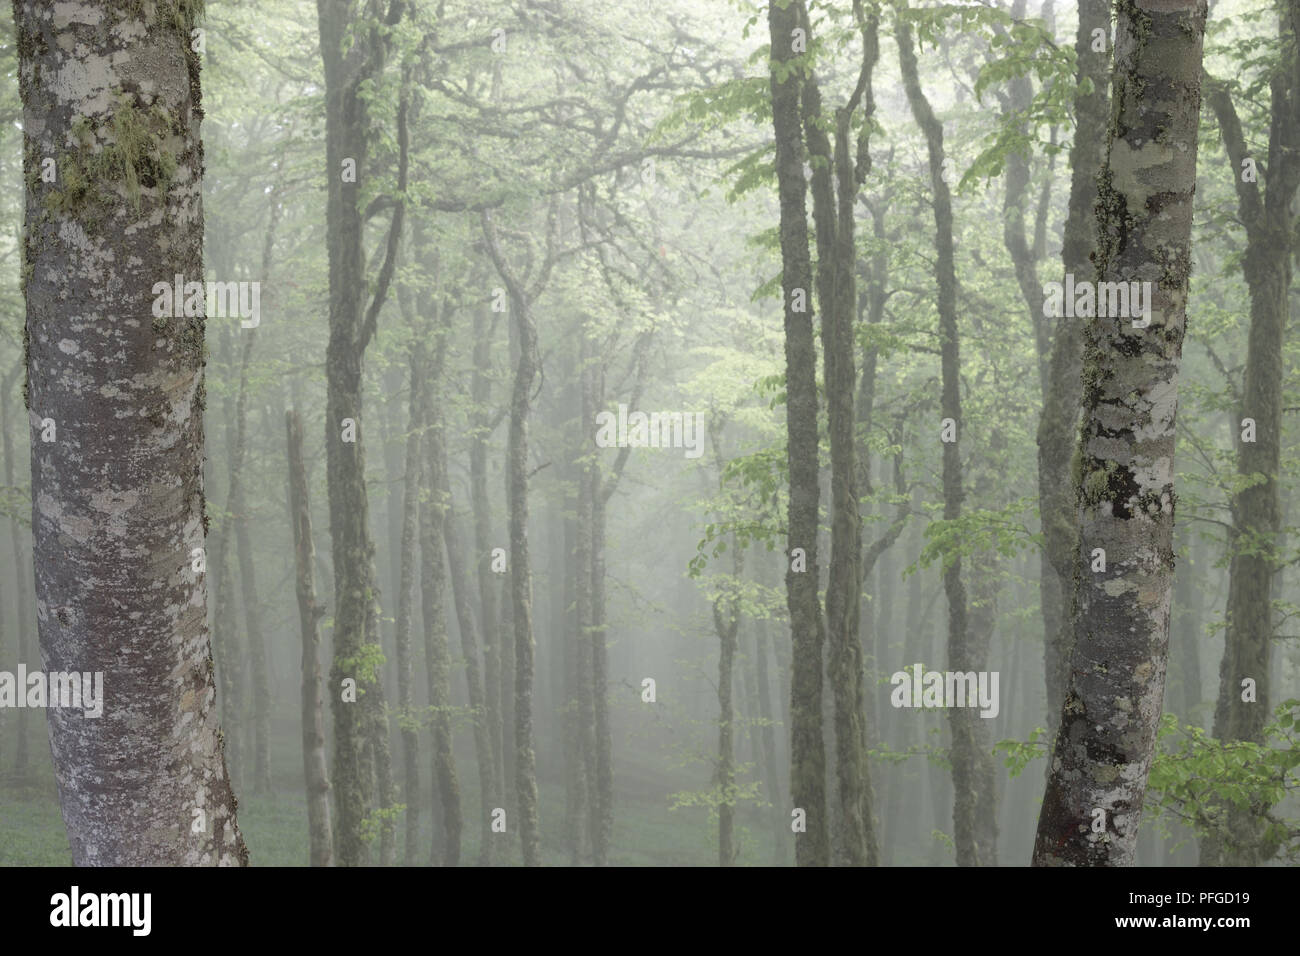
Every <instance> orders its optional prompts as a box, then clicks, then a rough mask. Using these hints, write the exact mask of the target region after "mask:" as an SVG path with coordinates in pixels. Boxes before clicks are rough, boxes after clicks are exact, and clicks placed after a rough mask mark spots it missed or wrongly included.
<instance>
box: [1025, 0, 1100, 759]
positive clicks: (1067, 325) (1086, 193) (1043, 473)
mask: <svg viewBox="0 0 1300 956" xmlns="http://www.w3.org/2000/svg"><path fill="white" fill-rule="evenodd" d="M1078 2H1079V31H1078V33H1077V34H1076V36H1075V41H1074V54H1075V59H1076V61H1077V63H1078V77H1079V79H1078V88H1077V90H1076V91H1075V94H1074V142H1073V143H1072V144H1071V146H1070V207H1069V214H1068V215H1067V217H1066V220H1065V238H1064V242H1063V244H1062V246H1061V259H1062V261H1063V263H1064V266H1065V272H1066V273H1067V274H1070V275H1073V276H1074V277H1075V278H1076V279H1083V278H1087V279H1089V280H1091V279H1092V278H1093V277H1094V275H1095V273H1096V268H1095V267H1094V266H1093V265H1092V263H1091V262H1090V256H1091V253H1092V250H1093V247H1094V245H1095V237H1096V220H1095V213H1094V211H1093V206H1094V205H1095V204H1096V201H1097V173H1098V172H1100V170H1101V164H1102V160H1103V158H1104V156H1105V148H1106V123H1107V121H1108V119H1109V113H1110V97H1109V96H1108V94H1107V78H1108V77H1109V75H1110V61H1111V57H1110V54H1109V52H1107V53H1099V52H1095V51H1093V49H1092V44H1093V40H1092V31H1093V30H1094V29H1101V30H1104V31H1105V32H1106V33H1107V34H1109V32H1110V31H1109V27H1110V7H1111V4H1110V0H1078ZM1089 87H1091V89H1089ZM1082 362H1083V323H1082V321H1080V320H1079V319H1077V318H1071V317H1069V316H1066V315H1065V314H1064V310H1062V315H1061V316H1060V317H1059V318H1058V319H1057V321H1056V332H1055V334H1054V335H1053V337H1052V355H1051V361H1050V369H1049V374H1048V379H1047V390H1046V391H1045V392H1044V393H1043V412H1042V415H1041V417H1040V418H1039V420H1038V510H1039V516H1040V519H1041V523H1042V529H1043V550H1042V552H1041V556H1040V562H1039V572H1038V573H1039V588H1040V591H1041V594H1040V602H1041V605H1042V614H1043V647H1044V662H1043V666H1044V670H1045V674H1046V680H1047V727H1048V730H1049V732H1050V733H1052V734H1053V735H1055V733H1056V729H1057V720H1058V719H1059V717H1060V714H1061V702H1062V700H1063V699H1064V697H1065V681H1066V674H1067V667H1068V665H1069V662H1070V648H1071V646H1072V645H1073V643H1074V632H1073V625H1072V622H1071V620H1070V618H1069V616H1068V614H1067V611H1068V604H1069V602H1070V598H1071V595H1072V594H1073V593H1074V561H1075V555H1076V553H1077V551H1078V539H1079V529H1078V524H1077V521H1076V517H1077V516H1076V513H1075V498H1076V495H1077V489H1076V488H1075V484H1074V475H1073V473H1072V471H1071V468H1070V460H1071V456H1072V455H1073V453H1074V446H1075V444H1076V440H1077V437H1078V420H1079V408H1080V404H1081V402H1082V391H1081V389H1082V386H1081V385H1080V382H1079V372H1080V369H1081V367H1082Z"/></svg>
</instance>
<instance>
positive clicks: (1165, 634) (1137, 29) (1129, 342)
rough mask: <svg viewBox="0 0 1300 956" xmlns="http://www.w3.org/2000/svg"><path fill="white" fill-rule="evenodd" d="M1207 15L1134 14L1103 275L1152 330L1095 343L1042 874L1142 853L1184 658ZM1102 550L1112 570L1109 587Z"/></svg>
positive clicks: (1124, 41)
mask: <svg viewBox="0 0 1300 956" xmlns="http://www.w3.org/2000/svg"><path fill="white" fill-rule="evenodd" d="M1205 15H1206V12H1205V3H1204V0H1176V2H1175V0H1132V2H1130V3H1126V4H1122V5H1120V7H1119V19H1118V23H1117V25H1116V30H1115V33H1116V43H1115V72H1114V85H1113V88H1112V95H1113V98H1114V103H1115V109H1114V111H1113V114H1112V120H1111V127H1110V132H1109V136H1108V141H1107V149H1106V162H1105V165H1104V167H1103V169H1102V174H1101V176H1100V178H1099V180H1098V187H1099V196H1098V201H1097V234H1098V249H1097V262H1098V274H1099V277H1100V278H1101V279H1103V280H1104V281H1108V282H1150V283H1151V285H1150V289H1151V296H1150V298H1149V300H1148V303H1149V305H1150V309H1151V314H1150V325H1149V326H1148V327H1145V328H1143V327H1138V328H1134V327H1133V320H1132V318H1131V317H1126V316H1111V317H1107V318H1102V317H1097V318H1093V319H1089V320H1087V324H1086V326H1085V329H1084V356H1083V373H1082V374H1083V383H1084V393H1083V394H1084V405H1083V418H1084V423H1083V427H1082V428H1081V429H1080V433H1079V443H1078V448H1077V459H1078V469H1079V492H1078V494H1079V499H1078V515H1079V526H1080V536H1079V551H1078V554H1077V557H1076V561H1077V562H1078V563H1077V564H1076V570H1075V580H1076V588H1075V599H1074V600H1075V606H1074V610H1073V614H1072V617H1073V619H1074V635H1075V646H1074V652H1073V654H1072V656H1071V659H1070V676H1069V683H1068V685H1067V690H1066V695H1065V701H1064V703H1063V705H1062V710H1061V723H1060V729H1059V731H1058V733H1057V737H1056V745H1055V749H1054V751H1053V754H1052V760H1051V767H1052V770H1051V775H1050V776H1049V777H1048V781H1047V792H1046V794H1045V796H1044V797H1043V807H1042V811H1041V813H1040V815H1039V818H1038V833H1037V836H1036V839H1035V845H1034V857H1033V862H1034V865H1035V866H1122V865H1129V864H1132V863H1133V860H1134V854H1135V851H1136V845H1137V834H1138V825H1139V823H1140V821H1141V817H1142V801H1143V797H1144V796H1145V793H1146V783H1147V776H1148V774H1149V772H1150V769H1151V761H1152V759H1153V757H1154V755H1155V745H1156V729H1157V726H1158V724H1159V721H1160V714H1161V709H1162V705H1163V699H1164V685H1165V669H1166V665H1167V663H1168V651H1169V608H1170V597H1171V592H1172V587H1173V576H1174V555H1173V529H1174V485H1173V457H1174V424H1175V418H1176V415H1177V410H1178V370H1179V365H1180V362H1181V357H1182V344H1183V330H1184V323H1185V320H1186V308H1187V291H1188V277H1189V275H1190V273H1191V227H1192V198H1193V195H1194V193H1195V189H1196V146H1197V128H1198V125H1199V120H1200V99H1201V43H1202V38H1203V35H1204V31H1205ZM1108 311H1110V310H1108ZM1114 311H1121V310H1114ZM1097 549H1100V550H1101V551H1102V552H1104V557H1105V568H1106V570H1104V571H1097V572H1094V571H1092V570H1091V568H1092V566H1093V565H1092V558H1093V556H1094V555H1095V553H1096V550H1097ZM1085 562H1086V563H1085Z"/></svg>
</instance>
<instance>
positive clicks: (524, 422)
mask: <svg viewBox="0 0 1300 956" xmlns="http://www.w3.org/2000/svg"><path fill="white" fill-rule="evenodd" d="M483 234H484V237H485V238H486V239H487V246H488V249H489V251H490V253H491V256H492V261H493V263H494V264H495V265H496V268H497V272H498V273H499V274H500V276H501V279H502V281H503V282H504V283H505V284H506V291H507V292H508V293H509V297H510V306H511V313H512V314H511V318H512V319H513V320H514V321H513V323H512V324H511V326H510V328H511V330H512V331H513V333H514V338H515V339H516V342H517V346H518V352H519V364H518V365H517V366H516V368H515V382H514V387H513V390H512V392H511V398H510V437H509V440H508V442H507V449H506V467H507V475H508V477H507V482H508V484H507V491H508V492H509V494H508V496H507V497H508V506H509V511H510V522H509V524H510V603H511V607H512V608H513V617H514V644H515V786H516V790H517V795H516V798H517V799H518V801H519V806H518V808H517V810H516V815H517V816H518V818H519V835H520V841H521V844H522V847H523V856H524V865H525V866H540V865H541V863H542V858H541V835H540V834H539V832H538V820H537V766H536V757H535V754H534V752H533V713H532V708H533V650H534V648H533V595H532V591H533V579H532V568H531V566H530V564H529V558H528V414H529V411H530V409H531V407H532V389H533V382H534V380H535V379H536V377H537V365H538V353H537V325H536V322H535V321H534V319H533V311H532V302H531V301H530V299H529V295H528V292H527V290H525V289H524V287H523V285H522V283H521V282H520V280H519V279H518V278H517V277H516V276H515V274H514V271H513V270H512V269H511V268H510V267H509V266H508V265H507V264H506V261H505V258H504V257H503V256H502V254H501V250H500V249H499V248H498V245H497V236H496V228H495V226H494V225H493V224H492V217H491V215H490V214H489V213H487V212H484V213H483Z"/></svg>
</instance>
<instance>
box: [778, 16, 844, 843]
mask: <svg viewBox="0 0 1300 956" xmlns="http://www.w3.org/2000/svg"><path fill="white" fill-rule="evenodd" d="M800 5H801V4H800V2H799V0H792V2H789V3H786V4H785V5H782V3H781V2H780V0H769V3H768V10H767V16H768V25H769V28H770V34H771V51H772V53H771V56H772V61H771V93H772V125H773V129H774V131H775V136H776V176H777V188H778V192H779V195H780V203H781V225H780V239H781V289H782V293H783V297H784V304H785V365H786V454H787V462H788V465H789V475H790V506H789V523H788V529H787V549H786V561H787V566H786V578H785V581H786V600H787V603H788V605H789V608H790V630H791V641H792V646H793V651H792V663H791V668H792V673H791V679H790V798H791V802H792V803H793V804H794V806H793V808H792V809H794V810H801V811H803V813H804V815H805V826H806V830H805V831H804V832H802V833H796V834H795V862H796V864H797V865H799V866H828V865H829V864H830V839H829V831H828V820H827V817H826V810H827V806H826V746H825V742H824V740H823V738H822V645H823V643H824V642H825V624H824V622H823V620H822V610H821V601H820V599H819V597H818V594H817V590H818V580H819V578H818V570H817V507H818V499H819V497H820V493H821V490H820V488H819V487H818V484H817V477H818V449H817V347H816V344H815V342H814V339H813V325H812V314H811V313H810V312H809V311H808V310H807V303H808V302H809V300H810V299H811V296H812V265H811V261H810V255H809V251H808V220H807V211H806V207H805V204H804V198H805V194H806V192H807V183H806V181H805V180H804V173H803V153H804V150H803V138H802V133H801V122H800V116H799V92H800V79H799V67H798V65H797V63H796V62H794V61H796V59H797V56H798V55H797V54H795V53H794V52H793V50H792V40H793V37H794V31H795V30H796V29H798V28H799V25H800V19H799V8H800ZM800 304H803V306H804V307H803V308H802V309H799V305H800ZM796 550H798V551H799V552H801V553H802V555H803V557H804V562H805V563H804V567H805V568H806V570H802V571H796V570H794V568H795V560H796V555H795V552H796Z"/></svg>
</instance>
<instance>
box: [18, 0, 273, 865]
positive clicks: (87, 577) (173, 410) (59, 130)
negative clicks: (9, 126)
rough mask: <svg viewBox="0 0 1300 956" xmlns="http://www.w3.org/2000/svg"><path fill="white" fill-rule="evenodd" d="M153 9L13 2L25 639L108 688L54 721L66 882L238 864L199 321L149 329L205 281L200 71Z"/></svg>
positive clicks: (48, 659)
mask: <svg viewBox="0 0 1300 956" xmlns="http://www.w3.org/2000/svg"><path fill="white" fill-rule="evenodd" d="M149 9H150V10H151V11H152V12H151V13H145V12H144V11H143V10H135V11H132V10H129V9H127V8H126V7H120V6H106V5H104V4H101V3H90V2H74V3H70V4H67V5H66V6H64V7H61V8H60V13H59V17H58V18H54V17H52V16H51V15H50V11H49V8H48V6H47V5H45V4H38V3H33V2H18V3H16V4H15V6H14V19H15V23H16V26H17V33H18V50H19V63H18V72H19V85H20V90H21V95H22V101H23V131H24V164H23V165H24V174H25V178H26V183H27V202H26V222H25V228H24V235H23V249H24V263H25V265H26V272H25V275H24V279H25V282H24V286H25V288H24V292H25V296H26V300H27V324H26V336H25V342H26V352H27V354H26V359H27V371H28V391H27V397H28V409H29V413H30V419H31V423H32V429H33V441H32V527H33V531H34V538H35V569H36V599H37V608H38V615H37V617H38V625H37V631H38V634H39V637H40V644H41V658H42V661H43V663H44V665H45V667H46V668H47V673H48V672H74V673H75V674H78V675H95V674H99V675H101V679H102V693H103V697H102V698H100V703H101V704H102V714H101V715H100V716H99V717H97V718H92V717H89V716H87V713H86V711H84V710H82V709H77V708H73V707H51V708H49V709H48V712H47V720H48V724H49V737H50V749H51V752H52V756H53V761H54V770H55V776H56V780H57V782H58V790H59V801H60V804H61V806H62V810H63V819H64V823H65V824H66V826H67V831H68V839H69V843H70V844H71V851H72V859H73V862H74V864H76V865H78V866H87V865H117V866H129V865H155V866H162V865H171V866H216V865H227V866H238V865H244V864H246V863H247V861H248V850H247V848H246V847H245V845H244V840H243V838H242V836H241V835H240V832H239V826H238V823H237V822H236V818H235V810H236V800H235V795H234V793H233V791H232V789H231V786H230V781H229V777H228V775H227V772H226V767H225V762H224V760H223V757H222V741H221V733H220V731H219V730H218V727H217V711H216V707H215V706H214V705H215V698H216V688H215V682H214V678H213V669H212V659H211V643H210V640H209V632H208V625H207V582H206V575H205V574H203V573H202V572H199V571H196V570H195V566H194V563H193V561H194V558H193V557H192V553H193V552H194V550H195V549H198V548H202V547H203V546H204V543H205V533H206V517H205V513H204V489H203V470H202V467H203V414H202V413H203V405H204V378H203V363H204V357H203V339H204V319H203V317H202V316H184V317H172V316H165V317H158V318H156V319H153V320H151V319H150V318H149V315H148V313H149V311H150V302H151V301H152V300H154V299H155V298H156V297H157V293H156V292H154V291H153V289H154V286H155V283H157V282H160V281H164V282H170V281H172V278H173V277H174V276H175V275H176V274H177V273H180V274H182V275H184V276H186V277H188V278H189V279H190V280H193V281H198V280H201V279H202V277H203V256H202V244H203V212H202V208H203V207H202V200H203V197H202V185H203V178H202V177H203V159H202V153H203V146H202V140H201V138H200V133H199V124H200V122H201V119H202V115H203V114H202V108H201V105H200V103H199V95H200V86H199V68H200V63H199V57H198V54H196V53H195V52H193V51H192V50H191V48H190V29H191V28H192V26H193V24H192V23H190V22H189V19H188V16H187V15H186V13H185V11H187V10H188V9H189V8H188V7H182V8H181V12H180V14H179V15H176V13H175V12H166V11H164V10H162V9H161V8H158V9H154V8H149ZM56 24H57V25H56ZM88 64H89V65H90V66H88ZM127 67H129V71H127ZM139 76H147V77H149V79H150V84H149V85H150V92H149V93H147V94H146V93H142V92H141V90H140V88H139V86H138V85H137V83H136V82H135V79H134V78H136V77H139ZM69 144H75V145H72V146H70V145H69ZM43 157H51V158H53V159H54V160H55V166H56V169H57V171H58V179H57V181H56V182H52V183H47V182H44V181H43V179H42V177H41V175H40V172H41V166H42V158H43ZM69 303H75V307H70V305H69ZM131 316H137V317H139V316H144V318H143V319H142V320H141V319H139V318H137V319H132V318H129V317H131ZM51 423H52V424H53V427H54V428H55V431H54V433H53V434H52V435H51V434H50V433H49V432H48V431H47V427H48V426H49V425H50V424H51ZM47 435H49V436H50V437H52V438H53V440H50V441H47V440H44V439H45V436H47ZM200 824H201V825H200Z"/></svg>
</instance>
